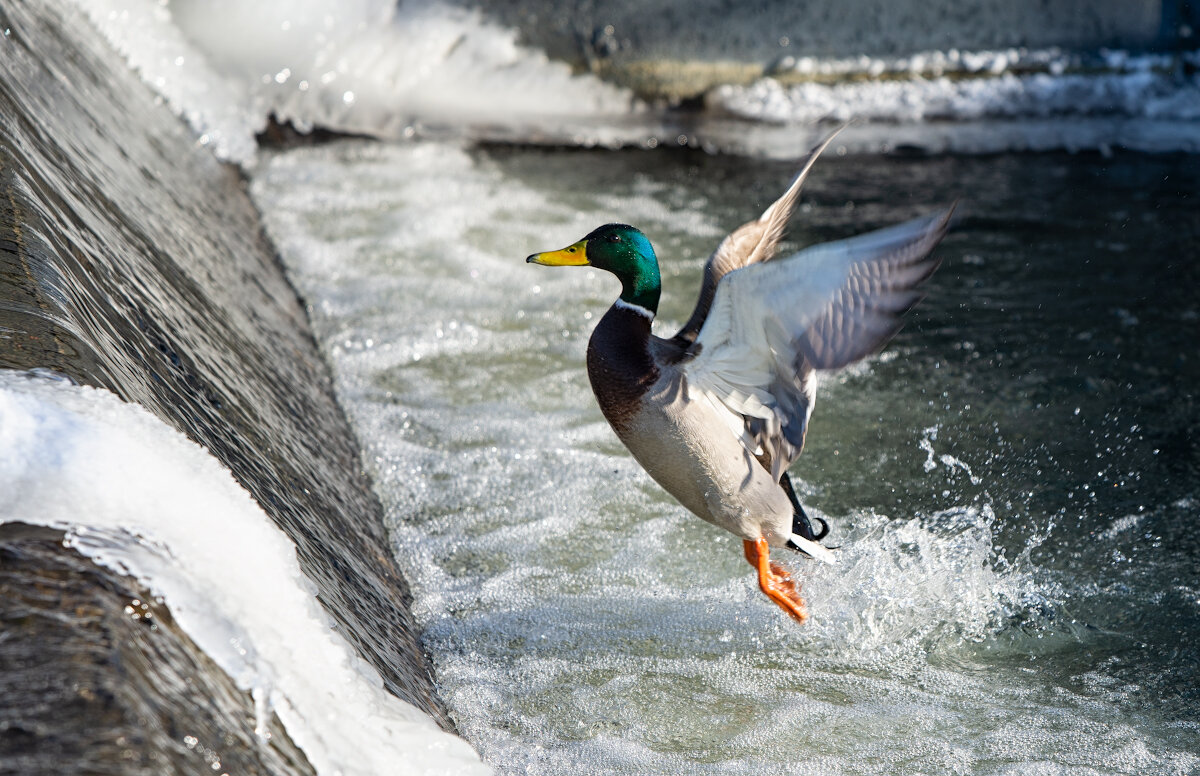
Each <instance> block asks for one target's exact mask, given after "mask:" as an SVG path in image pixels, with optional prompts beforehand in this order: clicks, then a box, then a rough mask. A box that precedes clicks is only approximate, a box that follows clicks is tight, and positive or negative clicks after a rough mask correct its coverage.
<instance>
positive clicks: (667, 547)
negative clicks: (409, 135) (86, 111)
mask: <svg viewBox="0 0 1200 776" xmlns="http://www.w3.org/2000/svg"><path fill="white" fill-rule="evenodd" d="M791 172H792V169H791V166H790V165H789V164H786V163H778V162H765V161H754V160H749V159H744V158H733V157H712V156H705V155H701V154H694V153H687V152H676V153H666V152H658V153H646V152H626V153H612V152H571V153H558V152H546V151H515V150H504V149H496V148H492V149H475V150H471V149H468V148H463V147H457V146H453V145H417V146H387V145H374V144H369V143H362V142H343V143H337V144H334V145H330V146H326V147H321V148H314V149H307V150H302V151H293V152H288V153H284V154H279V155H276V156H273V157H272V158H271V159H270V160H269V162H268V163H267V164H266V165H265V168H264V169H263V171H262V172H261V174H260V175H258V176H257V177H256V179H255V183H254V186H253V193H254V195H255V197H256V200H257V201H258V202H259V203H260V206H261V207H262V208H263V210H264V212H265V215H266V219H267V224H268V230H269V232H270V233H271V235H272V236H273V237H274V238H275V239H276V240H277V242H278V244H279V246H280V248H281V250H282V252H283V256H284V259H285V261H286V262H287V263H288V265H289V267H290V268H291V273H292V277H293V280H294V281H295V282H296V283H297V285H298V287H299V288H300V289H301V291H302V294H303V295H304V296H305V297H306V298H307V300H308V302H309V304H310V307H311V311H312V314H313V317H314V323H315V325H316V328H317V331H318V337H319V339H320V340H321V341H322V342H323V345H324V348H325V349H326V351H327V352H328V354H329V355H330V357H331V359H332V361H333V363H334V365H335V371H336V373H337V380H338V390H339V394H340V397H341V399H342V401H343V403H344V404H345V406H346V407H347V409H348V411H349V413H350V414H351V416H352V420H353V422H354V423H355V425H356V427H357V428H358V430H359V434H360V436H361V437H362V439H363V442H364V445H365V448H366V450H367V455H368V460H369V461H370V462H371V464H370V466H371V469H372V471H373V474H374V476H375V479H376V482H377V487H378V489H379V491H380V493H381V495H382V497H383V498H384V501H385V505H386V507H387V509H388V512H389V515H390V520H391V521H392V524H391V528H392V530H393V532H394V536H395V541H396V552H397V556H398V558H399V559H400V561H401V563H402V564H403V565H404V567H405V568H406V570H407V571H408V572H409V575H410V577H411V578H412V579H413V580H414V589H415V596H416V614H417V616H418V618H419V619H420V621H421V622H422V624H423V626H424V627H425V629H426V636H425V638H426V643H427V644H428V645H429V647H430V648H431V649H432V651H433V654H434V658H435V662H436V665H437V673H438V678H439V682H440V687H441V690H442V692H443V693H444V696H445V698H446V700H447V702H448V703H449V705H450V707H451V711H452V714H453V715H454V716H455V718H456V720H457V722H458V724H459V726H460V728H461V730H462V731H463V732H464V734H465V735H466V736H467V737H468V739H469V740H470V741H472V742H473V743H474V744H475V745H476V746H478V747H479V749H480V751H481V753H482V755H483V757H484V758H485V760H486V761H487V762H489V763H490V764H492V765H493V766H495V767H496V768H497V770H498V771H500V772H506V773H524V772H531V773H606V772H689V773H747V774H750V773H761V772H764V771H768V770H769V771H772V772H788V773H880V772H894V773H902V772H922V773H964V772H969V773H1022V774H1025V773H1068V772H1069V773H1149V772H1153V773H1187V772H1191V771H1193V770H1195V769H1196V768H1200V725H1198V724H1197V721H1196V714H1197V710H1198V708H1200V707H1198V706H1197V704H1198V702H1200V699H1198V697H1197V691H1198V689H1200V685H1198V683H1197V680H1198V679H1200V677H1197V675H1196V670H1195V666H1196V665H1197V662H1196V661H1197V658H1198V657H1200V655H1198V654H1197V644H1196V638H1195V634H1196V633H1197V626H1198V625H1200V589H1197V588H1196V586H1195V577H1194V568H1195V562H1196V561H1195V559H1196V557H1197V552H1198V551H1200V536H1198V535H1197V533H1196V531H1195V528H1194V525H1195V524H1196V519H1197V517H1198V516H1200V506H1198V502H1197V501H1196V497H1197V494H1196V493H1195V490H1194V487H1195V477H1196V474H1197V459H1196V454H1195V447H1194V445H1193V444H1192V443H1191V441H1190V438H1191V436H1192V435H1193V434H1194V433H1195V431H1196V429H1197V426H1198V423H1200V416H1198V415H1197V408H1196V405H1195V402H1194V393H1193V391H1194V385H1195V383H1196V379H1197V377H1200V365H1198V363H1197V360H1196V356H1195V350H1194V346H1193V333H1194V331H1195V325H1196V324H1195V322H1196V320H1197V316H1198V314H1200V309H1198V307H1197V302H1196V297H1195V294H1194V293H1193V290H1192V289H1194V287H1195V282H1196V280H1197V270H1196V264H1195V261H1194V257H1195V247H1194V246H1195V244H1196V240H1197V238H1198V237H1200V234H1198V229H1200V223H1198V221H1197V219H1196V216H1195V212H1196V211H1195V197H1196V195H1197V193H1198V192H1200V165H1197V163H1196V160H1195V159H1194V158H1191V157H1178V156H1175V157H1170V156H1168V157H1144V156H1136V155H1129V154H1121V155H1118V156H1117V157H1116V158H1112V159H1106V158H1103V157H1100V156H1098V155H1096V156H1063V155H1041V156H1027V155H1010V156H1000V157H984V158H937V159H926V158H881V157H844V158H838V157H837V156H836V155H833V154H831V157H830V158H829V159H827V160H823V161H822V162H821V163H820V164H819V166H818V167H817V169H816V171H815V173H814V176H813V179H812V181H811V182H810V183H809V184H808V193H807V196H806V198H805V202H804V204H803V205H802V206H801V208H800V211H799V214H798V216H797V218H796V223H795V227H794V229H793V231H792V235H791V238H792V240H793V242H794V244H795V245H797V246H798V245H803V244H807V243H810V242H814V241H821V240H826V239H834V238H837V237H841V236H845V235H848V234H850V233H853V232H855V231H860V230H865V229H868V228H874V227H878V226H882V225H885V224H888V223H891V222H895V221H899V220H902V219H906V218H909V217H912V216H914V215H916V214H919V213H923V212H928V211H930V210H933V209H935V208H937V207H939V206H941V205H944V204H945V203H947V202H950V201H953V200H955V199H958V200H959V201H960V203H961V204H960V208H961V212H962V216H961V219H960V220H959V222H958V223H957V225H956V226H955V228H954V229H953V231H952V232H951V234H950V236H949V237H948V238H947V239H946V241H945V242H944V244H943V245H942V247H941V248H939V251H940V252H941V254H942V256H943V258H944V259H945V264H944V266H943V267H942V269H941V270H940V271H939V273H938V274H937V275H936V276H935V278H934V280H933V283H932V285H931V288H930V289H929V295H928V298H927V299H926V300H925V301H924V302H923V303H922V305H921V306H920V307H919V308H918V310H917V311H916V313H915V314H914V315H913V316H911V320H910V322H909V325H908V327H907V328H906V329H905V330H904V331H903V332H902V333H901V334H900V336H899V337H897V339H896V340H895V341H894V342H893V343H892V344H891V346H890V347H889V348H888V350H887V351H886V352H885V353H884V354H882V355H881V356H879V357H877V358H874V359H872V360H870V361H868V362H867V363H866V364H865V365H860V366H857V367H855V368H852V369H851V370H849V371H847V372H845V373H842V374H839V375H836V376H832V377H829V378H827V379H826V380H825V381H824V383H823V384H822V395H821V397H820V398H819V399H818V402H817V411H816V414H815V415H814V419H813V423H812V428H811V431H810V436H809V447H808V449H807V450H806V452H805V455H804V456H803V457H802V458H801V460H800V462H799V463H798V464H797V466H796V467H795V469H794V475H795V476H796V477H797V480H798V483H799V487H800V490H801V497H802V498H803V499H804V501H805V502H806V503H807V504H808V505H809V506H810V508H813V509H814V510H815V511H816V512H817V513H819V514H822V515H823V516H825V518H826V519H828V520H829V522H830V523H831V525H832V526H833V535H832V539H831V541H832V543H834V544H839V545H841V547H842V549H841V550H840V556H841V561H842V562H841V564H840V565H839V566H837V567H818V566H816V565H814V564H811V563H805V562H804V561H802V560H800V559H792V560H790V561H789V565H790V567H791V568H792V569H793V570H794V572H795V573H797V574H798V575H799V577H800V579H801V580H802V582H803V585H804V590H805V594H806V596H807V598H808V601H809V607H810V612H811V614H812V620H811V621H810V623H809V624H807V625H805V626H802V627H798V626H796V624H795V623H793V622H791V621H790V620H788V619H787V618H786V617H784V616H783V615H782V614H781V613H780V612H779V611H778V610H777V609H776V608H775V607H774V606H773V605H771V604H770V603H769V602H768V601H766V599H765V598H763V597H762V596H761V595H760V594H759V593H758V591H757V589H756V587H755V585H754V583H753V579H752V576H751V573H750V569H749V567H748V566H747V565H746V564H745V561H744V560H743V559H742V557H741V548H740V544H739V542H737V541H736V539H735V538H734V537H731V536H729V535H724V534H722V533H721V532H720V531H719V530H717V529H715V528H712V527H710V526H708V525H707V524H704V523H702V522H700V521H699V520H696V519H695V518H694V517H692V516H690V515H688V514H687V513H686V512H685V510H684V509H683V508H682V507H680V506H679V505H678V504H676V503H675V502H674V501H673V500H672V499H670V497H668V496H666V495H665V494H664V493H663V492H662V491H660V490H659V489H658V488H657V486H655V485H654V484H653V483H652V482H651V481H650V480H649V478H648V477H647V476H645V475H644V474H643V473H642V472H640V470H639V468H638V466H637V465H636V464H635V463H634V462H633V461H632V459H630V458H629V456H628V455H627V454H625V452H624V451H623V449H622V448H621V446H620V445H619V443H618V442H617V440H616V439H615V437H614V436H613V435H612V433H611V432H610V431H609V429H608V428H607V426H606V424H605V423H604V421H603V419H602V417H601V416H600V413H599V411H598V410H597V408H596V406H595V404H594V401H593V399H592V398H591V396H590V390H589V388H588V383H587V379H586V377H585V374H584V369H583V353H584V349H585V347H586V341H587V338H588V335H589V333H590V330H591V328H592V326H593V325H594V324H595V323H596V321H597V320H598V318H599V315H600V313H602V312H603V310H604V309H605V307H606V306H607V305H608V304H609V303H610V302H611V301H612V298H613V297H614V296H615V294H616V292H617V291H618V287H617V285H616V283H615V282H614V281H613V280H612V279H611V278H610V277H609V276H607V275H604V274H603V273H600V272H598V271H592V270H577V269H576V270H552V269H548V268H540V267H532V266H528V265H526V264H524V263H523V257H524V256H525V255H527V254H528V253H530V252H533V251H535V250H542V249H548V248H553V247H560V246H561V245H565V244H567V243H568V242H571V241H573V240H575V239H577V238H578V237H580V236H581V235H583V234H585V233H586V232H587V231H589V230H590V229H591V228H593V227H594V226H596V225H597V224H599V223H603V222H605V221H612V220H619V221H628V222H633V223H635V224H638V225H639V226H640V227H641V228H642V229H643V230H645V231H646V233H647V234H648V235H649V236H650V237H651V239H652V240H653V241H654V242H655V243H656V246H657V247H658V252H659V255H660V257H661V258H662V260H663V273H664V286H665V298H664V304H663V309H662V310H661V311H660V320H659V321H658V322H657V323H656V326H658V327H659V331H660V333H669V332H671V331H673V329H674V327H675V326H677V325H678V324H679V323H681V322H682V321H683V320H684V319H685V318H686V316H687V314H688V313H689V312H690V307H691V304H692V303H693V301H694V294H695V291H696V289H697V287H698V284H699V273H700V269H701V266H702V262H703V259H704V257H705V256H706V255H707V252H708V251H709V250H710V249H711V247H712V246H713V245H714V244H715V243H716V242H717V240H719V238H720V237H721V236H722V235H723V234H725V233H726V232H727V231H728V230H730V229H732V228H733V227H735V226H737V225H738V224H739V223H741V222H742V221H743V220H746V219H747V218H749V217H752V216H753V215H755V214H756V213H757V212H759V211H760V210H761V209H762V207H763V206H764V205H765V204H766V203H767V202H769V201H770V199H771V198H773V196H774V195H775V194H776V193H777V192H778V191H780V190H782V187H783V186H784V185H785V184H786V181H787V180H788V178H789V176H790V174H791ZM1189 257H1191V258H1189Z"/></svg>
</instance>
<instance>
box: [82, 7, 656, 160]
mask: <svg viewBox="0 0 1200 776" xmlns="http://www.w3.org/2000/svg"><path fill="white" fill-rule="evenodd" d="M77 2H78V5H79V7H80V9H81V10H83V11H84V12H85V13H86V14H87V15H88V16H89V17H90V18H91V19H92V21H93V22H94V23H95V24H96V26H97V27H98V28H99V30H100V31H101V33H102V34H103V35H104V36H105V37H106V38H107V39H108V40H109V41H110V42H111V43H112V44H113V46H114V47H115V48H116V49H117V50H118V51H119V52H120V53H121V54H122V55H123V56H125V57H126V58H127V59H128V61H129V62H130V65H131V66H132V67H133V68H134V69H135V70H137V71H138V72H139V73H140V74H141V75H142V78H143V79H144V80H145V81H146V82H147V83H148V84H149V85H150V86H151V87H152V88H154V89H155V90H157V91H158V92H159V93H160V94H162V95H163V97H164V98H165V99H166V100H167V102H168V104H169V105H170V106H171V107H172V109H173V110H175V112H176V113H178V114H180V115H182V116H184V117H185V118H186V119H187V120H188V121H189V122H190V123H191V124H192V126H193V127H194V128H195V129H196V131H197V133H199V134H200V135H201V138H202V140H203V142H205V143H207V144H210V145H211V146H212V147H213V149H214V151H215V152H216V153H217V154H218V156H220V157H222V158H225V159H228V160H231V161H235V162H240V163H247V162H249V161H250V160H251V159H252V158H253V156H254V152H255V141H254V135H255V134H256V133H257V132H259V131H261V130H262V129H263V128H264V127H265V126H266V122H267V118H268V116H270V115H272V114H273V115H274V116H275V117H277V118H278V119H279V120H281V121H289V122H291V123H293V124H294V125H295V126H297V127H298V128H300V129H304V130H307V129H310V128H312V127H314V126H320V127H323V128H326V129H333V130H338V131H344V132H355V133H363V134H369V135H374V136H378V137H385V138H400V137H406V136H409V135H411V134H412V133H413V132H414V131H415V127H417V126H420V125H434V126H437V125H453V126H457V127H460V128H461V127H466V126H471V125H489V126H515V127H523V128H524V129H522V130H520V131H522V132H530V131H536V128H537V127H538V126H541V127H545V126H547V125H548V123H553V122H554V121H555V120H559V119H564V118H570V119H572V120H573V121H578V120H580V119H588V118H592V119H596V118H598V117H606V116H607V117H610V118H613V117H620V116H625V115H627V114H629V112H630V111H631V110H633V109H634V107H635V103H634V100H633V99H632V97H631V96H630V93H629V92H628V91H627V90H625V89H621V88H618V87H616V86H613V85H610V84H606V83H604V82H602V81H600V80H599V79H597V78H595V77H594V76H592V75H589V74H583V75H574V74H572V72H571V70H570V68H569V67H568V66H567V65H565V64H563V63H560V62H551V61H550V60H549V59H548V58H547V57H546V56H545V54H543V53H541V52H540V51H537V50H533V49H529V48H526V47H523V46H520V45H518V44H517V42H516V31H515V30H509V29H505V28H502V27H499V26H497V25H494V24H491V23H489V22H486V21H485V20H484V19H483V18H482V17H481V15H480V14H479V13H478V12H477V11H470V10H466V9H462V8H459V7H456V6H451V5H448V4H443V3H437V2H433V3H418V2H407V3H401V4H400V6H399V7H397V5H396V3H395V2H392V0H357V1H356V2H352V3H343V2H334V1H333V0H303V1H296V0H289V1H288V2H283V1H278V2H254V3H246V2H240V1H239V0H218V1H217V2H186V1H182V2H174V3H171V4H170V5H167V4H166V3H157V2H153V0H77ZM600 123H602V122H600ZM597 137H598V136H597Z"/></svg>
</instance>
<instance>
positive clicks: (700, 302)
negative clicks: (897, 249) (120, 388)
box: [674, 125, 845, 347]
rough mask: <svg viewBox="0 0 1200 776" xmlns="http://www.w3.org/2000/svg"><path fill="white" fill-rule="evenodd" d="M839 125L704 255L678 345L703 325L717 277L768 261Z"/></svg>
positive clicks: (693, 336)
mask: <svg viewBox="0 0 1200 776" xmlns="http://www.w3.org/2000/svg"><path fill="white" fill-rule="evenodd" d="M843 129H845V125H842V126H841V127H838V128H837V129H835V130H834V131H833V132H831V133H830V134H829V136H828V137H826V138H825V139H824V140H822V141H821V142H820V143H819V144H818V145H817V146H816V147H815V148H813V150H811V151H809V152H808V156H807V157H805V158H804V162H803V164H801V165H800V171H799V172H797V173H796V177H795V178H793V179H792V182H791V184H790V185H789V186H788V188H787V191H785V192H783V195H782V196H780V197H779V199H777V200H775V201H774V202H773V203H772V204H771V206H770V207H769V208H767V209H766V210H765V211H764V212H763V214H762V215H761V216H760V217H759V218H757V219H756V220H754V221H749V222H747V223H745V224H742V225H741V226H739V227H738V228H737V229H735V230H734V231H733V232H732V233H730V234H729V235H728V236H727V237H726V238H725V239H724V240H722V241H721V244H720V245H718V246H717V249H716V250H715V251H713V254H712V256H709V257H708V262H707V263H705V265H704V280H703V281H702V282H701V284H700V298H699V299H697V300H696V309H694V310H693V311H692V317H691V318H688V322H687V323H686V324H684V326H683V328H682V329H680V330H679V333H678V334H676V335H675V337H674V340H675V341H676V342H677V343H678V344H679V345H681V346H682V347H687V346H688V345H690V344H692V342H694V341H695V340H696V335H697V334H699V332H700V327H702V326H703V325H704V319H705V318H707V317H708V311H709V308H711V307H712V301H713V296H714V295H715V294H716V291H717V284H718V283H720V282H721V278H723V277H725V275H727V274H729V273H730V272H732V271H734V270H735V269H741V268H742V267H745V266H748V265H750V264H756V263H758V262H763V261H768V260H770V259H771V258H773V257H774V256H775V250H776V249H777V248H778V247H779V241H780V240H782V239H783V234H784V230H785V229H786V228H787V223H788V220H789V219H790V218H791V217H792V211H793V210H794V209H795V208H796V202H797V200H799V199H800V187H801V186H803V185H804V181H805V179H806V178H808V172H809V170H811V169H812V166H813V163H815V162H816V161H817V157H818V156H820V155H821V152H822V151H824V150H825V149H826V148H827V147H828V146H829V144H830V143H831V142H833V139H834V138H835V137H837V135H838V133H839V132H841V131H842V130H843Z"/></svg>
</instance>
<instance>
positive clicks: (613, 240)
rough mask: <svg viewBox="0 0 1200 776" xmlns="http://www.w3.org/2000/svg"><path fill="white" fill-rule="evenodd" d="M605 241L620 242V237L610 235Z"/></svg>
mask: <svg viewBox="0 0 1200 776" xmlns="http://www.w3.org/2000/svg"><path fill="white" fill-rule="evenodd" d="M605 239H607V240H608V241H609V242H621V235H619V234H610V235H608V237H606V238H605Z"/></svg>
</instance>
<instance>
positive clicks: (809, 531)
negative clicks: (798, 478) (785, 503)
mask: <svg viewBox="0 0 1200 776" xmlns="http://www.w3.org/2000/svg"><path fill="white" fill-rule="evenodd" d="M779 486H780V487H781V488H783V492H784V493H786V494H787V497H788V500H790V501H791V502H792V509H793V510H794V512H793V513H792V533H794V534H796V535H798V536H803V537H804V538H805V539H808V540H809V541H810V542H819V541H821V540H822V539H824V538H825V537H826V536H827V535H828V534H829V523H826V522H825V521H824V520H822V519H821V518H819V517H817V518H810V517H809V516H808V513H806V512H805V511H804V507H802V506H801V505H800V499H799V498H798V497H797V496H796V489H795V488H793V487H792V478H791V477H790V476H788V473H787V472H784V473H783V477H781V478H780V480H779ZM814 519H815V520H816V521H817V522H818V523H820V524H821V530H820V532H817V531H814V530H813V520H814ZM793 549H799V548H798V547H794V548H793Z"/></svg>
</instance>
